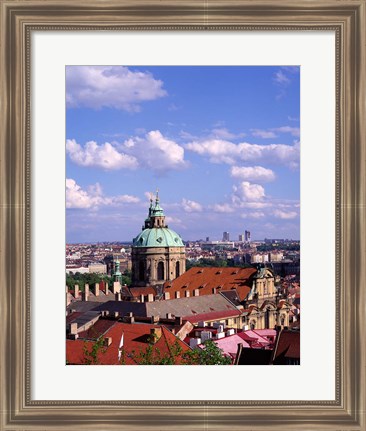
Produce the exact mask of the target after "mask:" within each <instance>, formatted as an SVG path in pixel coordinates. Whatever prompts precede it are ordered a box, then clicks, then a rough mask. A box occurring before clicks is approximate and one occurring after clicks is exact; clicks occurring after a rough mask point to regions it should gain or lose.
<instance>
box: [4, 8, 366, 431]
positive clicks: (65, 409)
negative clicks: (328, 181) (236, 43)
mask: <svg viewBox="0 0 366 431" xmlns="http://www.w3.org/2000/svg"><path fill="white" fill-rule="evenodd" d="M0 3H1V20H0V22H1V61H0V67H1V73H0V90H1V93H0V94H1V106H2V109H1V111H2V112H1V119H0V120H1V123H0V142H1V147H0V150H1V186H0V187H1V205H0V207H1V225H0V226H1V227H0V232H1V235H0V241H1V255H0V258H1V266H0V267H1V273H0V277H1V284H0V286H1V288H0V294H1V301H0V307H1V323H2V328H3V337H2V339H1V344H0V346H1V348H0V364H1V368H0V372H1V374H0V375H1V381H0V388H1V389H0V391H1V392H0V394H1V396H0V402H1V422H0V423H1V428H0V429H1V430H4V431H7V430H9V431H10V430H14V429H22V430H32V429H33V430H34V429H57V430H64V429H65V430H66V429H70V428H72V429H73V430H81V429H106V430H107V429H108V430H140V429H141V430H144V429H151V430H172V429H174V430H225V429H230V430H249V429H250V430H253V429H255V430H260V429H265V428H266V429H273V430H276V429H281V430H287V429H288V430H294V429H296V430H305V429H306V430H308V429H314V430H316V429H319V430H320V429H321V430H339V429H342V430H363V429H366V421H365V418H366V417H365V412H366V398H365V392H366V390H365V385H364V384H363V382H364V381H365V356H366V355H365V353H366V352H365V343H364V336H365V316H364V304H365V289H364V280H365V277H366V270H365V268H366V250H365V246H364V238H365V236H366V229H365V220H366V214H365V208H366V205H365V196H366V184H365V183H366V172H365V170H366V142H365V141H366V127H365V117H366V112H365V110H366V103H365V102H366V96H365V95H366V73H365V72H366V70H365V69H366V56H365V54H366V46H365V40H366V34H365V33H366V2H365V0H350V1H349V0H339V1H337V0H325V1H316V0H309V1H305V0H300V1H298V2H296V3H295V2H293V1H289V0H272V1H257V0H228V1H223V0H219V1H215V0H208V1H204V2H202V3H201V2H194V1H182V0H181V1H179V0H176V1H174V0H167V1H163V2H159V1H158V0H146V1H137V2H136V1H132V0H126V1H117V0H114V1H113V0H107V1H105V2H99V1H95V0H91V1H88V2H86V3H85V2H80V1H79V0H77V1H71V0H60V1H53V0H45V1H38V0H29V1H6V0H1V2H0ZM37 29H38V30H40V29H41V30H43V31H52V30H62V31H69V30H76V31H78V30H123V29H129V30H134V31H143V30H161V31H164V30H167V29H169V30H174V29H176V30H184V31H190V30H198V31H220V30H231V31H243V30H264V31H266V30H271V31H275V30H281V31H286V30H304V31H307V30H320V31H322V30H325V31H327V30H332V31H334V32H335V34H336V65H335V68H336V90H335V91H336V113H335V115H336V147H337V148H336V157H337V167H338V169H337V178H336V190H337V193H336V214H335V217H336V232H335V235H336V262H337V265H336V267H337V269H336V272H337V273H336V280H337V293H336V298H337V299H336V315H337V317H339V319H337V323H336V375H335V382H336V396H335V400H334V401H296V400H287V401H238V400H232V401H193V400H186V401H149V400H146V401H123V402H118V401H107V400H103V401H86V400H83V401H56V400H47V401H34V400H32V399H31V384H32V382H31V379H30V368H31V355H30V343H31V333H30V319H31V307H30V293H31V288H32V286H31V240H32V239H31V235H30V232H31V205H32V200H31V194H32V193H31V192H32V189H31V163H30V161H31V144H32V143H31V122H30V110H31V105H30V91H31V77H30V62H31V48H32V46H31V35H32V31H35V30H37Z"/></svg>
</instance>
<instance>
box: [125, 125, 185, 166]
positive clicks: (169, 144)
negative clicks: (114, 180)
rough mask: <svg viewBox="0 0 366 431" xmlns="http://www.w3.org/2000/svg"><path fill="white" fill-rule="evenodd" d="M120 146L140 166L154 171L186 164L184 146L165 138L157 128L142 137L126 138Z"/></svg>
mask: <svg viewBox="0 0 366 431" xmlns="http://www.w3.org/2000/svg"><path fill="white" fill-rule="evenodd" d="M120 147H121V149H122V150H123V151H124V152H125V153H127V154H130V155H131V156H132V157H134V158H136V159H137V160H138V161H139V163H140V164H141V165H142V166H145V167H147V168H149V169H152V170H153V171H156V172H160V173H161V172H164V171H167V170H171V169H181V168H185V167H186V166H187V163H186V161H185V160H184V148H183V147H181V146H180V145H178V144H177V143H176V142H174V141H172V140H171V139H167V138H165V137H164V136H163V135H162V134H161V132H160V131H159V130H153V131H151V132H149V133H147V134H146V135H145V136H144V137H134V138H131V139H128V140H127V141H125V142H124V143H123V144H122V145H121V146H120Z"/></svg>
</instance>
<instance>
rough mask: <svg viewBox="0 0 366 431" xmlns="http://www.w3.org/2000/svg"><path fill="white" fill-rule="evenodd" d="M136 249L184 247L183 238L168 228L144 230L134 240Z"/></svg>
mask: <svg viewBox="0 0 366 431" xmlns="http://www.w3.org/2000/svg"><path fill="white" fill-rule="evenodd" d="M133 246H134V247H184V244H183V241H182V239H181V237H180V236H179V235H178V234H177V233H176V232H174V230H171V229H168V228H167V227H161V228H157V227H154V228H151V229H144V230H143V231H142V232H140V233H139V234H138V235H137V237H136V238H134V239H133Z"/></svg>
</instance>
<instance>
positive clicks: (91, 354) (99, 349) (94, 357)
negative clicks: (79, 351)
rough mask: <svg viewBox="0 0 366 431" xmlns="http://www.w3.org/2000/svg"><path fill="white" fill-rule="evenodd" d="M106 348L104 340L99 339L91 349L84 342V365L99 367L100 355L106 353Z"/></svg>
mask: <svg viewBox="0 0 366 431" xmlns="http://www.w3.org/2000/svg"><path fill="white" fill-rule="evenodd" d="M105 351H106V347H105V345H104V338H103V337H99V338H98V340H96V341H95V342H94V343H93V344H92V346H91V349H90V348H89V347H88V345H87V343H86V342H84V346H83V354H84V364H85V365H98V364H99V358H98V356H99V354H100V353H105Z"/></svg>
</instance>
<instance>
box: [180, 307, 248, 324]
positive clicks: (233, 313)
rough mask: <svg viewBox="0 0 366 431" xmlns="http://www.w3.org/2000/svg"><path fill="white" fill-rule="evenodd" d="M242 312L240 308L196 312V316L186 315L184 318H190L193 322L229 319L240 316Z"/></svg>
mask: <svg viewBox="0 0 366 431" xmlns="http://www.w3.org/2000/svg"><path fill="white" fill-rule="evenodd" d="M240 314H241V312H240V311H239V310H228V311H226V310H224V311H212V312H211V313H201V314H195V315H194V316H185V317H183V320H188V321H189V322H191V323H198V322H207V321H210V320H217V319H229V318H231V317H238V316H240Z"/></svg>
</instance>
